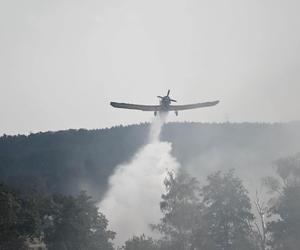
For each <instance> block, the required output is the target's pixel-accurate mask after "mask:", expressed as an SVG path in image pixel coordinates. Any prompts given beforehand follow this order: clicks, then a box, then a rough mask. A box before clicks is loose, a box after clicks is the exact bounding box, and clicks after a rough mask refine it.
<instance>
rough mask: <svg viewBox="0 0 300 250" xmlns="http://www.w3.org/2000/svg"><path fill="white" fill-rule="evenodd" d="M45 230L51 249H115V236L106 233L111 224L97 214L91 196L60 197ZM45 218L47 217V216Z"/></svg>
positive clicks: (54, 198) (46, 239) (112, 233)
mask: <svg viewBox="0 0 300 250" xmlns="http://www.w3.org/2000/svg"><path fill="white" fill-rule="evenodd" d="M52 203H53V204H52V213H51V214H48V215H47V218H48V220H49V223H48V227H47V228H46V229H45V230H44V233H45V243H46V245H47V248H48V249H49V250H52V249H53V250H69V249H70V250H71V249H72V250H94V249H95V250H96V249H97V250H99V249H100V250H112V249H113V246H112V243H111V240H112V239H114V236H115V233H114V232H112V231H109V230H107V225H108V221H107V219H106V218H105V216H104V215H103V214H101V213H99V212H98V208H97V207H96V206H95V203H94V202H93V201H92V200H91V198H90V197H89V196H87V195H86V194H85V193H81V194H80V195H79V196H77V197H72V196H61V195H57V196H54V197H53V202H52ZM45 216H46V215H44V217H45Z"/></svg>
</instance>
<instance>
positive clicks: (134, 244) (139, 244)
mask: <svg viewBox="0 0 300 250" xmlns="http://www.w3.org/2000/svg"><path fill="white" fill-rule="evenodd" d="M122 249H123V250H141V249H142V250H158V246H157V243H156V242H155V241H154V240H153V239H152V238H150V237H146V236H145V235H144V234H143V235H141V236H139V237H138V236H133V237H132V238H131V239H129V240H127V241H126V242H125V245H124V246H123V247H122Z"/></svg>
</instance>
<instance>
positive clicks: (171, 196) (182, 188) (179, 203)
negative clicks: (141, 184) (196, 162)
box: [154, 170, 200, 250]
mask: <svg viewBox="0 0 300 250" xmlns="http://www.w3.org/2000/svg"><path fill="white" fill-rule="evenodd" d="M164 184H165V187H166V193H165V194H163V195H162V201H161V203H160V208H161V211H162V213H163V218H162V219H161V222H160V223H159V224H158V225H155V226H154V229H157V230H159V231H160V232H161V233H162V234H163V237H164V238H163V241H161V245H162V248H163V249H173V250H177V249H178V250H186V249H191V244H192V243H191V242H192V241H191V239H192V235H193V231H194V230H195V227H196V225H197V223H196V222H197V220H198V216H199V209H200V202H199V184H198V181H197V180H196V179H195V178H192V177H190V176H189V175H188V174H187V173H186V172H184V171H182V170H181V171H179V172H178V174H177V175H176V176H175V174H174V173H172V172H170V173H169V174H168V177H167V178H166V179H165V182H164Z"/></svg>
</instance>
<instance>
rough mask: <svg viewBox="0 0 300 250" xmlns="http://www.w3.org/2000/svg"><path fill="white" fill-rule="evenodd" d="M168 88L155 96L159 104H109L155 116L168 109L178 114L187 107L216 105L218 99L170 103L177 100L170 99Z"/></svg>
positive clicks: (195, 107)
mask: <svg viewBox="0 0 300 250" xmlns="http://www.w3.org/2000/svg"><path fill="white" fill-rule="evenodd" d="M169 95H170V90H168V92H167V95H166V96H157V97H158V98H159V99H160V102H159V105H139V104H130V103H119V102H111V103H110V105H111V106H113V107H114V108H121V109H135V110H142V111H153V112H154V115H155V116H156V115H157V113H159V114H161V113H167V112H169V111H174V112H175V115H176V116H178V111H179V110H188V109H197V108H204V107H210V106H214V105H217V104H218V103H219V101H213V102H203V103H195V104H187V105H171V103H172V102H177V101H176V100H174V99H172V98H171V97H170V96H169Z"/></svg>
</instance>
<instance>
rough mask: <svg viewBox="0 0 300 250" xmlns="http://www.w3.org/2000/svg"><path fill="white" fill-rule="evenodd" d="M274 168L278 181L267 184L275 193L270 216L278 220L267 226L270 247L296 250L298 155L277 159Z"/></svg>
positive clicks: (299, 215) (299, 196)
mask: <svg viewBox="0 0 300 250" xmlns="http://www.w3.org/2000/svg"><path fill="white" fill-rule="evenodd" d="M276 167H277V174H278V176H279V178H280V181H279V180H278V181H277V182H276V180H274V181H272V182H270V181H269V182H268V183H269V184H270V183H271V184H273V185H269V187H270V188H271V190H272V191H274V192H276V193H277V196H276V199H275V202H274V204H273V205H272V206H271V209H270V216H274V215H275V216H276V217H275V218H278V219H275V220H271V222H269V224H268V229H269V232H270V234H271V238H270V245H271V246H272V249H276V250H284V249H289V250H297V249H299V246H300V155H299V154H297V155H295V156H292V157H289V158H284V159H279V160H278V161H276ZM274 183H276V185H274ZM278 194H279V195H278Z"/></svg>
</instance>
